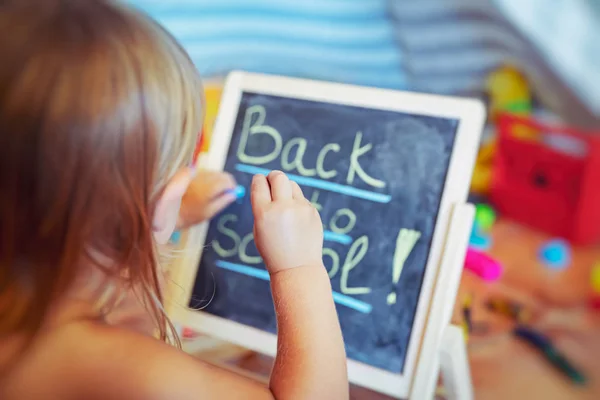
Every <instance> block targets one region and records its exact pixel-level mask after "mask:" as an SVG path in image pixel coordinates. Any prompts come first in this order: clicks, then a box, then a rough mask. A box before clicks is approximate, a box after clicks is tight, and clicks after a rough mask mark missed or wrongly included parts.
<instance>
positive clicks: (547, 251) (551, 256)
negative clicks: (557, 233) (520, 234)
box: [539, 239, 571, 269]
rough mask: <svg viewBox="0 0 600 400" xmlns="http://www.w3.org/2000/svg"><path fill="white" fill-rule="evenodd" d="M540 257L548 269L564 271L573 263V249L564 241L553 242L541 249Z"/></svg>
mask: <svg viewBox="0 0 600 400" xmlns="http://www.w3.org/2000/svg"><path fill="white" fill-rule="evenodd" d="M539 257H540V258H541V260H542V262H543V263H544V264H546V265H547V266H548V267H550V268H552V269H563V268H566V267H567V266H568V265H569V263H570V262H571V248H570V246H569V244H568V243H567V242H565V241H564V240H560V239H555V240H551V241H549V242H547V243H546V244H544V245H543V246H542V247H541V248H540V252H539Z"/></svg>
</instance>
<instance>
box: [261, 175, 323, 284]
mask: <svg viewBox="0 0 600 400" xmlns="http://www.w3.org/2000/svg"><path fill="white" fill-rule="evenodd" d="M251 197H252V211H253V213H254V219H255V221H254V241H255V243H256V247H257V248H258V251H259V252H260V254H261V256H262V257H263V260H264V261H265V264H266V266H267V269H268V271H269V273H271V274H274V273H276V272H279V271H282V270H285V269H290V268H294V267H299V266H309V265H311V266H313V265H321V264H322V263H323V261H322V260H323V255H322V254H323V225H322V222H321V217H320V216H319V213H318V212H317V210H316V209H315V208H314V207H313V206H312V205H311V204H310V202H309V201H308V200H306V198H305V197H304V195H303V194H302V190H301V189H300V186H298V184H297V183H296V182H291V181H290V180H289V179H288V178H287V176H286V175H285V174H284V173H283V172H280V171H273V172H271V173H270V174H269V176H268V177H265V176H263V175H256V176H255V177H254V179H253V180H252V189H251Z"/></svg>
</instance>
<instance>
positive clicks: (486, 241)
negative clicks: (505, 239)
mask: <svg viewBox="0 0 600 400" xmlns="http://www.w3.org/2000/svg"><path fill="white" fill-rule="evenodd" d="M469 246H470V247H472V248H474V249H475V250H479V251H485V250H489V249H490V247H492V238H491V237H490V236H489V235H486V234H484V233H482V232H479V231H478V230H477V229H475V228H474V229H473V231H472V232H471V238H470V239H469Z"/></svg>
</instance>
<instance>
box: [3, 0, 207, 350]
mask: <svg viewBox="0 0 600 400" xmlns="http://www.w3.org/2000/svg"><path fill="white" fill-rule="evenodd" d="M0 37H2V38H3V39H2V48H0V52H1V53H2V55H3V61H2V63H0V193H2V196H0V337H1V336H2V335H4V334H9V333H11V332H17V331H20V332H23V331H25V332H29V333H31V334H32V335H33V334H34V333H35V332H37V330H38V329H39V328H40V326H41V325H42V324H43V321H44V318H45V316H46V314H47V312H48V309H49V307H50V305H51V304H52V303H53V302H54V301H56V300H57V299H58V298H60V296H61V295H63V294H64V293H65V292H66V291H67V290H69V288H70V287H71V286H72V285H73V283H74V282H75V280H76V279H77V278H78V273H80V269H81V264H82V263H86V264H90V263H91V264H92V265H94V266H95V267H96V268H99V269H101V270H103V271H104V272H106V273H107V274H109V276H110V277H112V278H113V279H114V280H115V281H118V282H119V285H121V286H123V285H125V286H126V287H129V288H140V291H141V295H142V300H143V303H144V304H145V305H146V307H147V308H148V310H149V312H150V314H151V315H152V317H153V319H154V321H155V322H156V327H157V329H158V332H159V336H160V338H161V339H163V340H167V337H168V334H169V333H171V332H173V333H174V329H173V326H172V324H171V323H170V322H169V320H168V318H167V316H166V315H165V313H164V311H163V309H162V305H161V303H162V292H161V285H160V279H161V276H160V269H159V266H158V263H159V262H158V257H157V250H156V244H155V242H154V239H153V234H152V217H153V213H154V209H155V204H156V201H157V198H158V197H159V195H160V194H161V192H162V190H163V189H164V187H165V185H166V183H167V182H168V181H169V180H170V179H171V178H172V177H173V176H174V174H175V172H176V171H177V170H179V169H180V168H182V167H185V166H186V165H189V164H190V163H191V162H192V155H193V152H194V148H195V145H196V141H197V137H198V134H199V133H200V131H201V125H202V93H203V91H202V86H201V81H200V77H199V75H198V73H197V71H196V69H195V67H194V65H193V63H192V61H191V60H190V58H189V57H188V56H187V54H186V52H185V51H184V50H183V49H182V48H181V47H180V45H179V44H178V43H177V42H176V40H175V39H174V38H173V37H171V35H169V34H168V33H167V32H166V31H165V30H163V29H162V28H161V27H160V26H159V25H158V24H156V23H155V22H154V21H152V20H151V19H150V18H148V17H146V16H145V15H143V14H142V13H140V12H137V11H134V10H131V9H128V8H126V7H124V6H122V5H119V4H117V3H115V2H112V1H109V0H85V1H81V0H6V1H3V2H2V3H0ZM97 254H100V255H101V256H102V259H103V260H106V259H108V260H110V264H109V265H107V264H106V263H105V262H104V261H101V260H100V259H99V257H97V256H96V255H97ZM169 331H171V332H169ZM177 342H178V340H177Z"/></svg>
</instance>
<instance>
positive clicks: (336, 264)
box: [323, 247, 340, 279]
mask: <svg viewBox="0 0 600 400" xmlns="http://www.w3.org/2000/svg"><path fill="white" fill-rule="evenodd" d="M324 256H328V257H329V258H331V268H330V269H329V272H328V274H329V278H330V279H333V277H334V276H335V275H336V274H337V272H338V271H339V269H340V256H338V254H337V253H336V252H335V250H332V249H329V248H327V247H324V248H323V257H324Z"/></svg>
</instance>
